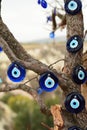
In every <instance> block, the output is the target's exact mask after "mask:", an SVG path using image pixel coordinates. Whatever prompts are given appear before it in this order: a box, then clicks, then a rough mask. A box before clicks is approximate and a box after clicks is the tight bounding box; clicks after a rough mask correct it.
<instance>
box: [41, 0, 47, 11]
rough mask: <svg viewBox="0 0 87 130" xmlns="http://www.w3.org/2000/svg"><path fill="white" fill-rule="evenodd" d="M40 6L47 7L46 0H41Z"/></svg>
mask: <svg viewBox="0 0 87 130" xmlns="http://www.w3.org/2000/svg"><path fill="white" fill-rule="evenodd" d="M41 6H42V7H43V8H44V9H45V8H47V2H46V1H45V0H42V1H41Z"/></svg>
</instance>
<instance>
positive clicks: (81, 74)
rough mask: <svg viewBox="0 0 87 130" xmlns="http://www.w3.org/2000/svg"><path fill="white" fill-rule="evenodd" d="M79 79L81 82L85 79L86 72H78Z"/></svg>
mask: <svg viewBox="0 0 87 130" xmlns="http://www.w3.org/2000/svg"><path fill="white" fill-rule="evenodd" d="M78 78H79V79H80V80H83V79H84V78H85V74H84V72H83V71H82V70H80V71H79V72H78Z"/></svg>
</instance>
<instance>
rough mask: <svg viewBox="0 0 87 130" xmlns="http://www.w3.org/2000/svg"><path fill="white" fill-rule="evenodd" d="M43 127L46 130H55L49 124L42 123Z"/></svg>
mask: <svg viewBox="0 0 87 130" xmlns="http://www.w3.org/2000/svg"><path fill="white" fill-rule="evenodd" d="M41 125H42V126H43V127H45V128H47V129H48V130H53V128H50V127H49V126H48V125H47V124H45V123H43V122H41Z"/></svg>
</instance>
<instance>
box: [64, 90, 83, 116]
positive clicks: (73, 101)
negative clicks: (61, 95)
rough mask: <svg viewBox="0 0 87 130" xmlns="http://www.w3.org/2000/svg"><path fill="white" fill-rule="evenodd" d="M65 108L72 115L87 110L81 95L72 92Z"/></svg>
mask: <svg viewBox="0 0 87 130" xmlns="http://www.w3.org/2000/svg"><path fill="white" fill-rule="evenodd" d="M65 107H66V109H67V110H68V111H69V112H70V113H76V114H77V113H80V112H81V111H82V110H83V109H84V108H85V99H84V97H83V96H82V95H81V94H80V93H77V92H72V93H70V94H69V95H67V97H66V99H65Z"/></svg>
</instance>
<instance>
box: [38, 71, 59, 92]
mask: <svg viewBox="0 0 87 130" xmlns="http://www.w3.org/2000/svg"><path fill="white" fill-rule="evenodd" d="M39 85H40V88H41V89H42V90H43V91H46V92H52V91H53V90H55V89H56V88H57V87H58V78H57V77H56V75H55V74H54V73H52V72H49V71H48V72H45V73H44V74H42V75H41V76H40V79H39Z"/></svg>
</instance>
